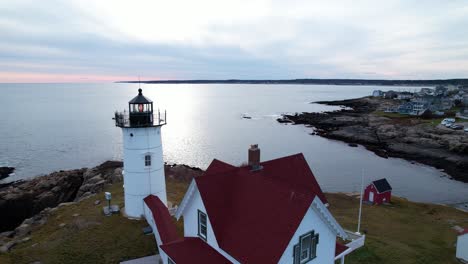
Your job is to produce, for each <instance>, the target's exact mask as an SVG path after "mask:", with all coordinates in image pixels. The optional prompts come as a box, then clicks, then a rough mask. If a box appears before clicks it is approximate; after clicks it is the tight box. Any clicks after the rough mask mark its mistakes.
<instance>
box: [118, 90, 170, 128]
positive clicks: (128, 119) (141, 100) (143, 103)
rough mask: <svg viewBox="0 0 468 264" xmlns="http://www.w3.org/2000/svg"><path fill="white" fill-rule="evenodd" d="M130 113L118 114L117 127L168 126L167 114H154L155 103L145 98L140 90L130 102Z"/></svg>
mask: <svg viewBox="0 0 468 264" xmlns="http://www.w3.org/2000/svg"><path fill="white" fill-rule="evenodd" d="M128 110H129V111H128V113H127V112H126V111H124V112H116V113H115V117H114V119H115V125H116V126H118V127H151V126H161V125H165V124H166V112H163V113H160V112H159V110H157V113H155V114H154V113H153V110H154V109H153V101H151V100H150V99H148V98H146V97H145V96H143V91H142V90H141V89H138V95H137V96H135V97H134V98H133V99H132V100H130V102H128Z"/></svg>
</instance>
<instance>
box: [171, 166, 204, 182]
mask: <svg viewBox="0 0 468 264" xmlns="http://www.w3.org/2000/svg"><path fill="white" fill-rule="evenodd" d="M164 174H165V175H166V178H172V179H176V180H183V181H191V180H192V179H193V178H195V177H199V176H201V175H202V174H203V170H202V169H200V168H197V167H191V166H188V165H178V164H165V166H164Z"/></svg>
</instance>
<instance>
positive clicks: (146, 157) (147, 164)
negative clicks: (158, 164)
mask: <svg viewBox="0 0 468 264" xmlns="http://www.w3.org/2000/svg"><path fill="white" fill-rule="evenodd" d="M145 166H147V167H148V166H151V155H145Z"/></svg>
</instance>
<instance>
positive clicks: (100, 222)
mask: <svg viewBox="0 0 468 264" xmlns="http://www.w3.org/2000/svg"><path fill="white" fill-rule="evenodd" d="M186 188H187V184H186V183H185V182H177V181H175V180H173V179H168V180H167V189H168V199H169V200H170V201H172V202H173V203H177V204H178V203H179V202H180V200H181V199H182V197H183V195H184V194H185V191H186ZM105 191H110V192H112V198H113V201H112V203H113V204H118V205H119V206H120V207H121V208H122V207H123V206H124V201H123V189H122V185H121V184H114V185H113V186H111V187H109V188H107V189H106V190H105ZM97 199H99V200H101V201H102V203H101V204H100V205H97V206H95V205H94V201H95V200H97ZM103 203H104V204H105V199H104V193H100V194H98V195H97V196H95V197H91V198H89V199H86V200H83V201H82V202H80V203H78V204H73V205H69V206H64V207H61V208H59V209H58V210H57V211H55V212H53V213H52V214H51V216H49V219H48V221H47V223H46V224H45V225H43V226H41V227H39V228H37V229H36V230H33V232H32V234H31V236H30V237H31V240H30V241H28V242H25V243H21V244H18V245H17V246H16V247H14V248H13V250H12V251H11V252H9V253H7V254H0V263H5V264H6V263H12V264H13V263H14V264H16V263H19V264H21V263H32V262H34V261H40V262H41V263H77V264H78V263H119V262H120V261H124V260H129V259H134V258H138V257H144V256H149V255H154V254H156V253H157V251H156V242H155V239H154V236H153V235H144V234H143V232H142V228H143V227H146V226H148V224H147V223H146V220H129V219H127V218H125V217H122V216H120V215H113V216H110V217H108V216H104V215H103V213H102V207H103V206H104V204H103ZM74 214H79V216H73V215H74ZM174 221H175V219H174ZM60 224H65V226H63V227H60ZM177 229H178V230H179V232H180V234H183V222H182V221H179V222H177Z"/></svg>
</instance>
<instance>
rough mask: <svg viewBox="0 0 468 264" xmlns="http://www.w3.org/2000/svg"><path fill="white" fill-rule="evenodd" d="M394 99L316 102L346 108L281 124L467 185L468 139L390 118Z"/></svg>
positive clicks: (415, 121) (283, 120)
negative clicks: (297, 126)
mask: <svg viewBox="0 0 468 264" xmlns="http://www.w3.org/2000/svg"><path fill="white" fill-rule="evenodd" d="M395 101H396V100H388V99H380V98H372V97H364V98H358V99H350V100H342V101H326V102H316V103H320V104H326V105H336V106H343V107H345V108H343V109H341V110H339V111H334V112H324V113H305V112H304V113H300V114H299V113H297V114H295V115H284V116H283V118H281V119H279V120H278V122H281V123H286V122H289V123H294V124H304V125H308V126H312V127H314V132H313V133H312V134H318V135H320V136H322V137H325V138H329V139H335V140H340V141H344V142H347V143H350V144H361V145H363V146H364V147H366V148H367V149H368V150H370V151H373V152H374V153H376V154H377V155H379V156H381V157H385V158H387V157H397V158H403V159H407V160H411V161H416V162H419V163H423V164H427V165H430V166H434V167H436V168H438V169H442V170H444V171H445V172H446V173H447V174H448V175H450V176H451V177H453V178H454V179H456V180H459V181H463V182H468V173H467V171H468V135H467V134H466V133H464V132H463V131H454V130H451V129H446V128H445V127H441V126H438V125H437V124H434V123H433V122H440V121H439V120H435V121H431V120H427V119H422V118H416V117H391V116H390V117H389V116H385V114H383V109H385V108H387V107H389V106H394V105H395V104H397V103H398V102H395Z"/></svg>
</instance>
